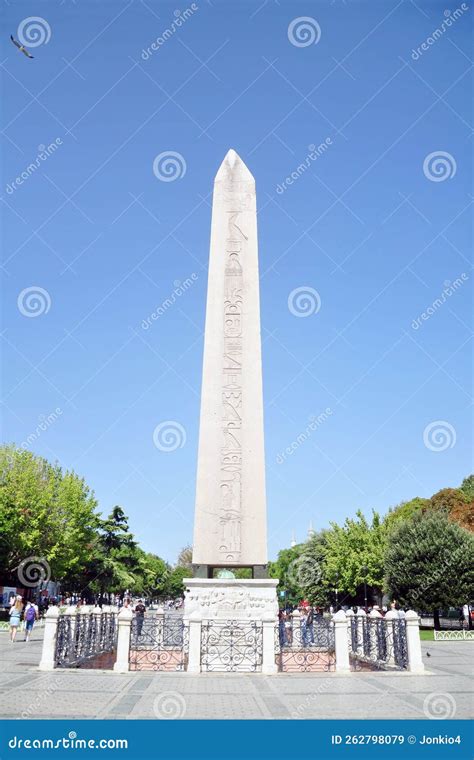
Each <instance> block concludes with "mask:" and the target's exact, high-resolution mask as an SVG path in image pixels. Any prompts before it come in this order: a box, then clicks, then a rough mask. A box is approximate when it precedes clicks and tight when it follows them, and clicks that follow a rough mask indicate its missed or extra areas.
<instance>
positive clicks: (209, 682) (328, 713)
mask: <svg viewBox="0 0 474 760" xmlns="http://www.w3.org/2000/svg"><path fill="white" fill-rule="evenodd" d="M33 634H34V637H33V639H32V640H31V641H30V642H29V643H28V644H25V643H24V642H23V641H21V640H19V641H17V642H16V643H15V644H9V643H8V637H6V636H5V634H3V635H1V636H0V671H1V678H0V715H1V716H2V717H9V718H19V719H21V717H22V716H23V718H25V717H27V718H30V719H41V720H44V719H49V718H50V719H56V718H97V719H101V718H107V719H127V720H133V719H136V718H149V719H156V718H157V717H160V715H163V717H181V718H196V719H200V718H201V719H207V718H222V719H232V718H255V719H256V718H262V719H268V718H280V719H291V718H299V719H303V720H304V719H309V718H319V719H324V718H334V719H340V718H366V717H369V716H370V717H372V718H399V719H416V718H421V717H425V716H426V712H425V709H426V703H428V708H429V705H430V704H431V703H432V701H433V698H434V697H433V695H435V697H436V695H438V697H437V698H438V699H441V704H442V705H444V706H445V709H447V710H448V711H449V714H448V715H446V717H452V718H469V717H471V716H472V713H473V694H472V665H471V663H472V662H473V661H474V642H464V641H462V642H456V643H453V642H423V644H422V649H423V653H424V658H423V659H424V662H425V666H426V667H427V668H428V669H429V672H427V673H426V674H425V675H412V674H410V673H393V672H390V673H389V672H363V673H348V674H339V673H332V672H331V673H294V674H293V673H292V674H284V673H283V674H282V673H280V674H278V675H275V676H265V675H261V674H250V673H249V674H247V673H246V674H238V673H206V674H201V675H193V674H188V673H163V672H157V673H150V672H149V671H148V672H135V673H129V674H123V675H122V674H118V673H114V672H113V671H98V670H81V669H71V670H67V669H59V670H55V671H52V672H48V673H45V672H42V671H40V670H38V663H39V660H40V656H41V639H42V631H41V630H36V631H34V632H33ZM427 652H429V653H430V655H431V656H430V657H427ZM439 695H441V696H439ZM166 700H167V701H166ZM163 704H164V705H165V708H163ZM429 709H430V708H429ZM431 709H432V708H431ZM167 711H168V712H167ZM427 717H429V715H428V716H427Z"/></svg>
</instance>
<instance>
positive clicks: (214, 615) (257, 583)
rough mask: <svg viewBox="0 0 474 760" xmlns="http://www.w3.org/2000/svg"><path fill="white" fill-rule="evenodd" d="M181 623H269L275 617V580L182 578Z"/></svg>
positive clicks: (276, 605)
mask: <svg viewBox="0 0 474 760" xmlns="http://www.w3.org/2000/svg"><path fill="white" fill-rule="evenodd" d="M183 584H184V587H185V594H184V619H185V620H190V619H191V620H196V619H200V620H219V619H220V620H228V619H233V620H238V619H242V620H272V621H274V622H276V619H277V616H278V601H277V595H276V587H277V585H278V580H276V579H275V578H263V579H257V578H248V579H237V578H185V579H184V580H183Z"/></svg>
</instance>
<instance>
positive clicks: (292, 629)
mask: <svg viewBox="0 0 474 760" xmlns="http://www.w3.org/2000/svg"><path fill="white" fill-rule="evenodd" d="M275 634H276V635H275V655H276V663H277V665H278V669H279V670H280V671H281V672H285V673H291V672H305V671H318V670H323V671H325V672H328V671H331V670H334V669H335V645H334V623H333V622H332V620H329V619H326V618H324V617H323V616H322V615H315V617H314V619H313V621H312V622H310V623H308V622H307V621H306V620H305V619H302V620H300V619H299V617H293V616H288V617H286V618H282V619H280V620H279V621H278V624H277V627H276V629H275Z"/></svg>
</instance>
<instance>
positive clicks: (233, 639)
mask: <svg viewBox="0 0 474 760" xmlns="http://www.w3.org/2000/svg"><path fill="white" fill-rule="evenodd" d="M262 661H263V631H262V623H261V622H260V621H257V620H251V621H247V620H206V621H204V622H203V623H202V626H201V669H202V671H203V672H216V671H221V672H222V671H233V672H258V671H259V670H261V667H262Z"/></svg>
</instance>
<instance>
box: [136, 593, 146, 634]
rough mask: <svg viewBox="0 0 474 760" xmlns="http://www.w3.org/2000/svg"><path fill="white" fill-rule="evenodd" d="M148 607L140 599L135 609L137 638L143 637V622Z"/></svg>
mask: <svg viewBox="0 0 474 760" xmlns="http://www.w3.org/2000/svg"><path fill="white" fill-rule="evenodd" d="M145 612H146V607H145V605H144V604H143V600H142V599H139V600H138V604H137V605H136V607H135V616H136V619H137V637H138V636H141V635H142V628H143V621H144V620H145Z"/></svg>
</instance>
